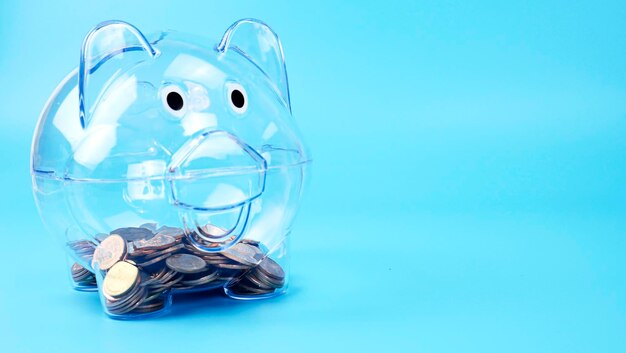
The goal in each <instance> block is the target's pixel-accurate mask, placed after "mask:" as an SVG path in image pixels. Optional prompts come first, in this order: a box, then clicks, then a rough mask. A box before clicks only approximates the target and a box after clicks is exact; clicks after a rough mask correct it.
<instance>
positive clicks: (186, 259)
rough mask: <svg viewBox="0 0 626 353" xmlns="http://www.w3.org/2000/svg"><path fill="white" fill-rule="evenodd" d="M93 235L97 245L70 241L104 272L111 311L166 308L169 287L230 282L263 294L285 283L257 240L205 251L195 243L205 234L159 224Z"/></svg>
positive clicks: (236, 288) (236, 289)
mask: <svg viewBox="0 0 626 353" xmlns="http://www.w3.org/2000/svg"><path fill="white" fill-rule="evenodd" d="M95 239H96V241H97V242H99V244H98V245H97V246H96V245H95V243H93V242H91V241H89V240H80V241H76V242H73V243H71V244H69V245H70V248H71V249H72V250H73V251H75V253H76V255H77V256H79V257H81V258H82V259H85V260H88V259H89V260H90V263H91V266H92V268H93V269H94V270H96V271H100V273H101V275H102V276H103V282H102V293H103V296H104V301H105V304H106V307H107V310H108V311H109V313H110V314H113V315H125V314H130V315H132V314H144V313H151V312H155V311H158V310H160V309H162V308H163V307H165V304H166V303H165V301H166V300H167V298H168V295H167V293H168V292H169V291H172V292H174V293H176V292H180V291H196V290H208V289H212V288H217V287H222V286H226V287H227V288H228V289H229V290H230V291H231V292H232V293H234V294H236V295H241V296H260V295H268V294H272V293H274V292H275V291H276V290H277V289H280V288H282V287H283V286H284V285H285V273H284V271H283V269H282V268H281V266H280V265H279V264H278V263H276V262H275V261H274V260H272V259H271V258H269V256H268V255H267V249H266V248H265V246H263V245H262V244H260V243H259V242H257V241H253V240H246V239H244V240H241V241H240V242H238V243H236V244H235V245H233V246H231V247H230V248H228V249H226V250H223V251H220V252H207V251H203V250H201V249H200V248H199V247H198V246H197V244H198V243H200V242H202V241H203V240H202V238H201V237H198V238H194V237H192V240H189V238H188V237H186V236H185V232H184V230H183V229H180V228H175V227H167V226H163V227H161V228H158V229H157V227H156V225H155V224H145V225H141V226H139V227H126V228H119V229H115V230H113V231H112V232H111V233H110V234H99V235H97V236H95ZM194 243H196V244H194ZM89 244H92V245H93V246H92V245H89ZM207 245H213V243H209V242H207V243H200V246H201V247H204V246H207ZM81 267H82V266H81ZM86 271H87V270H86ZM77 272H78V269H77ZM87 272H89V271H87ZM79 274H80V275H77V276H76V277H74V278H75V280H77V279H79V280H81V281H84V278H83V276H84V274H83V273H82V272H80V273H79ZM90 274H91V273H90ZM92 275H93V274H92ZM85 278H86V277H85Z"/></svg>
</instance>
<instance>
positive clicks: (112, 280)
mask: <svg viewBox="0 0 626 353" xmlns="http://www.w3.org/2000/svg"><path fill="white" fill-rule="evenodd" d="M138 278H139V269H138V268H137V266H135V265H132V264H129V263H128V262H125V261H120V262H118V263H116V264H115V265H113V267H111V269H110V270H109V272H107V274H106V276H105V277H104V281H103V282H102V291H103V292H104V294H105V295H106V296H109V297H112V298H119V297H121V296H123V295H124V294H126V293H128V292H130V291H131V290H132V289H133V288H134V287H135V285H136V284H137V280H138Z"/></svg>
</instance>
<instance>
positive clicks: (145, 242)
mask: <svg viewBox="0 0 626 353" xmlns="http://www.w3.org/2000/svg"><path fill="white" fill-rule="evenodd" d="M174 243H176V239H175V238H174V237H171V236H169V235H165V234H160V233H159V234H157V235H155V236H154V237H152V238H150V239H140V240H135V241H133V242H132V244H133V248H134V252H135V253H140V252H150V251H151V250H163V249H167V248H169V247H170V246H172V245H173V244H174Z"/></svg>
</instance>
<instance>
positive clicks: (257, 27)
mask: <svg viewBox="0 0 626 353" xmlns="http://www.w3.org/2000/svg"><path fill="white" fill-rule="evenodd" d="M217 50H218V51H221V52H223V53H225V52H227V51H229V50H233V51H236V52H238V53H240V54H242V55H243V56H245V57H246V58H248V60H250V61H252V63H254V64H255V65H256V66H257V67H259V68H260V69H261V71H263V72H264V73H265V75H267V77H268V78H269V79H270V81H272V82H273V83H274V85H275V88H276V90H277V91H278V93H279V94H280V96H281V97H282V98H283V99H284V101H285V102H286V103H287V106H288V107H289V109H291V102H290V100H289V84H288V82H287V69H286V68H285V58H284V56H283V47H282V46H281V44H280V40H279V39H278V36H277V35H276V33H274V31H273V30H272V29H271V28H270V27H269V26H268V25H266V24H265V23H263V22H261V21H259V20H255V19H244V20H240V21H237V22H235V23H234V24H233V25H232V26H230V28H228V29H227V30H226V33H224V37H222V40H221V41H220V44H219V45H218V46H217Z"/></svg>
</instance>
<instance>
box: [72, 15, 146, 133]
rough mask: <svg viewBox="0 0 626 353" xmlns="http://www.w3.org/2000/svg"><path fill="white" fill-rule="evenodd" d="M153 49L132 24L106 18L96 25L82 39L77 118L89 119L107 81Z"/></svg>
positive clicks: (143, 58) (140, 59) (83, 120)
mask: <svg viewBox="0 0 626 353" xmlns="http://www.w3.org/2000/svg"><path fill="white" fill-rule="evenodd" d="M156 55H157V52H156V50H155V49H154V48H153V47H152V46H151V45H150V43H149V42H148V40H147V39H146V37H145V36H144V35H143V34H142V33H141V32H140V31H139V30H138V29H137V28H135V27H134V26H133V25H131V24H128V23H126V22H122V21H107V22H102V23H100V24H99V25H97V26H96V27H95V28H94V29H93V30H91V32H89V34H87V36H86V37H85V40H84V41H83V46H82V48H81V52H80V66H79V68H78V97H79V106H80V121H81V124H82V126H83V128H85V127H86V126H87V124H88V123H89V119H90V116H91V114H92V113H93V111H92V110H93V108H94V107H95V106H96V105H97V103H98V98H99V97H100V96H101V93H102V91H103V90H104V89H106V85H107V82H109V80H110V78H111V77H113V76H114V75H116V74H119V73H121V72H123V71H124V70H125V69H128V68H130V67H131V66H133V65H135V64H137V63H139V62H141V61H144V60H147V59H151V58H154V57H155V56H156Z"/></svg>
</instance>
